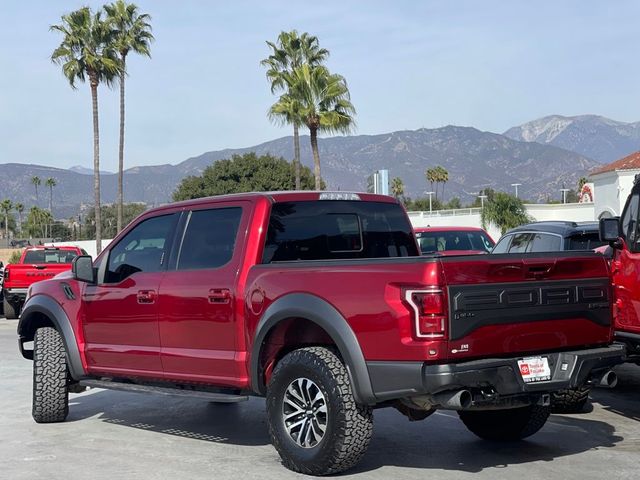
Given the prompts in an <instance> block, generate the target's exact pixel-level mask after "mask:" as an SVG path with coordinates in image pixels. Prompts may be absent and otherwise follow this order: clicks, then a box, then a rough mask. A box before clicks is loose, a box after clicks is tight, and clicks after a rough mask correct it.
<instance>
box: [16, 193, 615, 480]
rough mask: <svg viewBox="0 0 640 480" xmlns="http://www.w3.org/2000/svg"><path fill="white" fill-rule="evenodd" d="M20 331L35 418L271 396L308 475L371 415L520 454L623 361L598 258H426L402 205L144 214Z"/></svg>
mask: <svg viewBox="0 0 640 480" xmlns="http://www.w3.org/2000/svg"><path fill="white" fill-rule="evenodd" d="M18 335H19V346H20V350H21V352H22V354H23V355H24V356H25V357H26V358H29V359H33V360H34V362H33V368H34V377H33V378H34V384H33V409H32V414H33V417H34V419H35V420H36V421H37V422H57V421H63V420H64V419H65V418H66V416H67V412H68V393H69V392H70V391H71V392H74V391H78V390H80V389H81V388H83V387H86V386H89V387H101V388H114V389H123V390H131V391H137V392H141V391H144V392H162V393H174V394H176V395H192V396H198V397H201V398H207V399H209V400H212V401H220V402H234V401H240V400H244V399H246V396H247V395H260V396H266V410H267V419H268V425H269V431H270V436H271V440H272V442H273V445H274V446H275V448H276V450H277V451H278V453H279V454H280V456H281V458H282V461H283V463H284V465H285V466H286V467H288V468H290V469H292V470H295V471H298V472H304V473H307V474H315V475H323V474H330V473H335V472H339V471H342V470H345V469H347V468H349V467H351V466H353V465H354V464H356V463H357V462H358V461H359V460H360V458H361V457H362V456H363V455H364V453H365V450H366V449H367V446H368V444H369V440H370V437H371V434H372V427H373V424H372V422H373V417H372V409H373V408H376V407H383V406H395V407H396V408H398V409H399V410H400V411H401V412H403V413H404V414H406V415H407V416H408V417H409V418H410V419H421V418H425V417H426V416H428V415H429V414H430V413H433V412H434V411H435V410H437V409H440V408H442V409H451V410H457V411H458V413H459V416H460V418H461V419H462V421H463V422H464V424H465V425H466V426H467V427H468V429H469V430H470V431H472V432H473V433H475V434H476V435H478V436H480V437H482V438H485V439H491V440H505V441H506V440H519V439H522V438H524V437H527V436H529V435H532V434H534V433H535V432H537V431H538V430H539V429H540V428H542V426H543V425H544V423H545V422H546V420H547V417H548V415H549V398H550V394H551V393H552V392H554V391H557V390H560V389H566V388H572V387H576V386H580V385H583V384H585V383H594V382H601V381H607V379H608V378H610V377H611V376H612V374H611V373H610V368H611V367H612V366H613V365H616V364H618V363H620V362H622V361H623V357H624V347H623V346H622V345H611V341H612V335H613V329H612V325H611V302H610V281H609V277H608V270H607V264H606V260H605V259H604V258H603V257H602V256H601V255H597V254H594V253H586V252H585V253H583V252H580V253H564V252H563V253H553V254H522V255H475V256H464V257H455V256H450V257H443V256H432V257H429V256H420V252H419V250H418V246H417V243H416V240H415V237H414V235H413V231H412V229H411V225H410V223H409V220H408V218H407V215H406V213H405V211H404V209H403V207H402V206H401V205H400V204H399V203H398V202H397V201H396V200H395V199H393V198H391V197H387V196H381V195H371V194H365V193H362V194H355V193H342V192H340V193H332V192H279V193H278V192H274V193H253V194H238V195H228V196H220V197H211V198H204V199H198V200H191V201H186V202H181V203H175V204H170V205H166V206H163V207H160V208H156V209H154V210H150V211H148V212H145V213H144V214H142V215H141V216H140V217H138V218H137V219H136V220H134V221H133V222H132V223H131V224H130V225H129V226H127V228H126V229H124V231H123V232H121V233H120V234H119V235H118V237H117V238H116V239H115V240H114V241H113V242H112V243H111V244H110V245H109V247H108V248H107V249H106V250H105V251H104V252H102V254H101V255H100V256H99V257H98V258H97V259H96V261H95V262H94V263H92V261H91V258H90V257H87V256H80V257H78V258H76V259H75V260H74V263H73V271H72V272H69V273H65V274H61V275H59V276H57V277H56V278H55V279H53V280H49V281H46V282H40V283H37V284H35V285H32V286H31V288H30V290H29V293H28V298H27V301H26V304H25V306H24V310H23V312H22V315H21V317H20V322H19V325H18ZM31 341H33V348H32V349H31V348H30V347H31V346H30V345H28V344H27V342H31Z"/></svg>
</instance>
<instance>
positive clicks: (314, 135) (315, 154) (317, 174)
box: [309, 127, 322, 190]
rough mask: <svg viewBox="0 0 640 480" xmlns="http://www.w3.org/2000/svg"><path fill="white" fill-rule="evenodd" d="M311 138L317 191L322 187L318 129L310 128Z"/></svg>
mask: <svg viewBox="0 0 640 480" xmlns="http://www.w3.org/2000/svg"><path fill="white" fill-rule="evenodd" d="M309 136H310V137H311V150H312V151H313V175H314V176H315V180H316V185H315V186H316V190H320V189H321V187H322V184H321V182H322V177H321V176H320V154H319V153H318V129H317V128H315V127H309Z"/></svg>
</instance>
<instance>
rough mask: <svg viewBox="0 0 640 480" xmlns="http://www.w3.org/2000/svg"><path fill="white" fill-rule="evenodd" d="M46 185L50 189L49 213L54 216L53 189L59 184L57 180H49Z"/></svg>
mask: <svg viewBox="0 0 640 480" xmlns="http://www.w3.org/2000/svg"><path fill="white" fill-rule="evenodd" d="M44 184H45V185H46V186H47V187H49V211H50V212H51V213H52V214H53V187H55V186H56V185H57V184H58V182H56V179H55V178H51V177H49V178H47V180H46V181H45V182H44Z"/></svg>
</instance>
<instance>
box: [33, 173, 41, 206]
mask: <svg viewBox="0 0 640 480" xmlns="http://www.w3.org/2000/svg"><path fill="white" fill-rule="evenodd" d="M41 183H42V180H40V177H38V176H35V177H31V184H32V185H33V186H34V187H36V205H37V204H38V187H39V186H40V184H41Z"/></svg>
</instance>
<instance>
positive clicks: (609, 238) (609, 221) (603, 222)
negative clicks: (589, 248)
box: [600, 217, 622, 243]
mask: <svg viewBox="0 0 640 480" xmlns="http://www.w3.org/2000/svg"><path fill="white" fill-rule="evenodd" d="M621 236H622V232H621V231H620V219H619V218H618V217H613V218H601V219H600V240H601V241H602V242H609V243H616V242H617V241H618V240H619V239H620V237H621Z"/></svg>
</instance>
